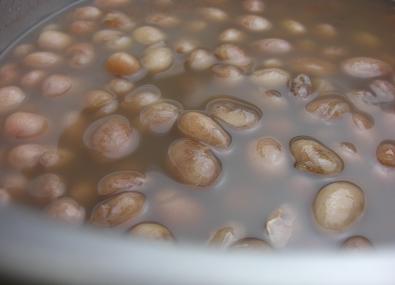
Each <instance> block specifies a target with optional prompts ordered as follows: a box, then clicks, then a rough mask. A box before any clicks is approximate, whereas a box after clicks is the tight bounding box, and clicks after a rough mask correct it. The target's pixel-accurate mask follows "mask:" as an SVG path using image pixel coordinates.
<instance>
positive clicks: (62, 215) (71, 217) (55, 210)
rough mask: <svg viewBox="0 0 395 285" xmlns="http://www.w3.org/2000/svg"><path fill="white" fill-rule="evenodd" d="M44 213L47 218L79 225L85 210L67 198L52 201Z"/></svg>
mask: <svg viewBox="0 0 395 285" xmlns="http://www.w3.org/2000/svg"><path fill="white" fill-rule="evenodd" d="M46 212H47V214H48V216H49V217H51V218H54V219H56V220H58V221H61V222H64V223H67V224H72V225H81V224H83V222H84V220H85V209H84V208H83V207H82V206H80V205H79V204H78V203H77V202H76V201H74V200H73V199H71V198H68V197H63V198H59V199H57V200H54V201H52V202H51V203H50V204H49V205H48V206H47V208H46Z"/></svg>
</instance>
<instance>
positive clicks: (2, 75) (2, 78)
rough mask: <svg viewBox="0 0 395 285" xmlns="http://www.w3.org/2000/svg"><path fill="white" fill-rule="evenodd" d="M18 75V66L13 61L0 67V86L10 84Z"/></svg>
mask: <svg viewBox="0 0 395 285" xmlns="http://www.w3.org/2000/svg"><path fill="white" fill-rule="evenodd" d="M18 77H19V70H18V66H17V65H16V64H14V63H7V64H5V65H3V66H2V67H0V86H6V85H11V84H12V83H14V82H15V81H17V79H18Z"/></svg>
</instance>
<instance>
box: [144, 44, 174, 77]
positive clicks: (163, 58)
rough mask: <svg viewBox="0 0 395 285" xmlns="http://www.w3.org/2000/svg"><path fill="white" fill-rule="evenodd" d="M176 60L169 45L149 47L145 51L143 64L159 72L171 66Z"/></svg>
mask: <svg viewBox="0 0 395 285" xmlns="http://www.w3.org/2000/svg"><path fill="white" fill-rule="evenodd" d="M173 61H174V55H173V52H172V51H171V49H169V48H167V47H155V48H149V49H147V50H146V51H145V53H144V55H143V58H142V59H141V64H142V65H143V67H144V68H146V69H147V70H149V71H151V72H153V73H157V72H162V71H165V70H166V69H168V68H170V66H171V65H172V63H173Z"/></svg>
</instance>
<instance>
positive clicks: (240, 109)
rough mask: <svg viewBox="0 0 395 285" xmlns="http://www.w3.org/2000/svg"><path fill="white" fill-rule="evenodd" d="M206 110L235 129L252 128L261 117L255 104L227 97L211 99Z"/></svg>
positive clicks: (260, 112)
mask: <svg viewBox="0 0 395 285" xmlns="http://www.w3.org/2000/svg"><path fill="white" fill-rule="evenodd" d="M207 112H208V114H209V115H211V116H213V117H215V118H216V119H218V120H220V121H222V122H225V123H226V124H227V125H229V126H231V127H233V128H236V129H249V128H253V127H254V126H256V124H257V123H258V122H259V120H260V119H261V117H262V111H261V110H260V109H259V108H258V107H256V106H255V105H252V104H250V103H248V102H245V101H241V100H237V99H232V98H227V97H224V98H218V99H214V100H211V101H210V102H209V103H208V104H207Z"/></svg>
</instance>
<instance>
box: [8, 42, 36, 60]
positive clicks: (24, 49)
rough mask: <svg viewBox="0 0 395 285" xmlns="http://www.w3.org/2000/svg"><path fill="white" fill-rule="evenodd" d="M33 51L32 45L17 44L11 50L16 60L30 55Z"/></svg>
mask: <svg viewBox="0 0 395 285" xmlns="http://www.w3.org/2000/svg"><path fill="white" fill-rule="evenodd" d="M33 50H34V45H33V44H27V43H26V44H19V45H17V46H16V47H15V48H14V50H13V55H14V56H15V57H16V58H21V57H24V56H26V55H28V54H29V53H31V52H32V51H33Z"/></svg>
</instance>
